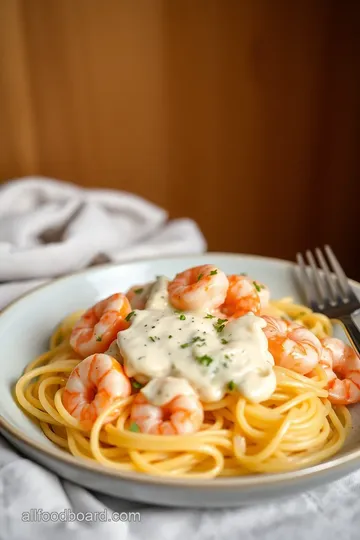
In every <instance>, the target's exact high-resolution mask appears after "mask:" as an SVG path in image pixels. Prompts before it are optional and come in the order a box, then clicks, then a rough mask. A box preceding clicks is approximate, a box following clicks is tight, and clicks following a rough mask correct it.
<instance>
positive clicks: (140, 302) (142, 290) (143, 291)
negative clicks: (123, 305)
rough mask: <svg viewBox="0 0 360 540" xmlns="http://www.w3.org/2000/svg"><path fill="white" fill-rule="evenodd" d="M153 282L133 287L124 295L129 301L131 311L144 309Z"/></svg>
mask: <svg viewBox="0 0 360 540" xmlns="http://www.w3.org/2000/svg"><path fill="white" fill-rule="evenodd" d="M153 285H154V282H153V281H152V282H151V283H144V284H143V285H134V286H133V287H131V288H130V289H129V290H128V292H127V293H126V298H127V299H128V300H129V302H130V304H131V307H132V309H145V306H146V302H147V301H148V298H149V294H150V291H151V289H152V286H153Z"/></svg>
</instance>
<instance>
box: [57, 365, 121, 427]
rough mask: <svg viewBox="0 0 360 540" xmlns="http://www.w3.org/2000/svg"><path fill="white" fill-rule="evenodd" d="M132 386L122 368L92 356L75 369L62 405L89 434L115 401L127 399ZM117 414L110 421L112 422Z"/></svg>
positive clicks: (66, 388)
mask: <svg viewBox="0 0 360 540" xmlns="http://www.w3.org/2000/svg"><path fill="white" fill-rule="evenodd" d="M130 394H131V385H130V381H129V379H128V377H126V375H125V374H124V371H123V369H122V367H121V366H120V364H119V363H118V362H117V361H116V360H115V358H112V357H111V356H108V355H107V354H93V355H91V356H88V357H87V358H85V359H84V360H82V361H81V362H80V364H78V365H77V366H76V368H75V369H74V370H73V371H72V372H71V374H70V377H69V378H68V380H67V383H66V386H65V390H64V393H63V398H62V399H63V405H64V407H65V409H66V410H67V411H68V413H69V414H71V416H73V417H74V418H76V419H77V420H79V421H80V423H81V426H82V427H83V429H85V430H90V429H91V427H92V425H93V424H94V422H95V420H96V419H97V417H98V416H99V414H100V413H102V412H103V411H104V410H105V409H107V408H108V407H109V406H110V405H111V404H112V403H113V402H114V401H115V400H116V399H119V398H123V397H124V398H125V397H128V396H129V395H130ZM117 414H118V413H117V412H116V411H115V412H114V413H113V414H112V415H111V416H109V417H108V418H107V420H106V421H107V422H112V421H113V420H114V419H115V418H116V416H117Z"/></svg>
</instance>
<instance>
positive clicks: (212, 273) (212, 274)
mask: <svg viewBox="0 0 360 540" xmlns="http://www.w3.org/2000/svg"><path fill="white" fill-rule="evenodd" d="M217 273H218V271H217V270H211V272H210V276H216V274H217Z"/></svg>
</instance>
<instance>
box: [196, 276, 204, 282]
mask: <svg viewBox="0 0 360 540" xmlns="http://www.w3.org/2000/svg"><path fill="white" fill-rule="evenodd" d="M202 277H204V274H199V275H198V277H197V280H196V281H200V279H201V278H202Z"/></svg>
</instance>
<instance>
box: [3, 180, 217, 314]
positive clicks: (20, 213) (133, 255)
mask: <svg viewBox="0 0 360 540" xmlns="http://www.w3.org/2000/svg"><path fill="white" fill-rule="evenodd" d="M205 248H206V243H205V240H204V237H203V235H202V234H201V232H200V230H199V228H198V227H197V225H196V224H195V223H194V222H193V221H192V220H190V219H176V220H170V221H169V220H168V215H167V212H166V211H165V210H163V209H162V208H159V207H158V206H155V205H154V204H152V203H150V202H148V201H145V200H144V199H142V198H140V197H138V196H136V195H133V194H131V193H126V192H121V191H111V190H104V189H85V188H81V187H77V186H75V185H72V184H69V183H66V182H60V181H57V180H51V179H48V178H39V177H29V178H24V179H19V180H13V181H11V182H9V183H7V184H5V185H3V186H2V187H0V283H1V282H9V281H11V282H14V281H18V280H21V281H22V283H21V289H22V292H25V291H26V290H28V289H30V288H31V287H33V286H36V285H37V284H40V283H42V282H43V281H44V280H46V279H49V278H53V277H56V276H59V275H62V274H66V273H69V272H74V271H76V270H80V269H82V268H85V267H86V266H89V265H91V264H95V263H97V262H110V261H111V262H118V263H120V262H125V261H130V260H134V259H139V258H147V257H154V256H156V257H161V256H166V255H181V254H190V253H201V252H203V251H205ZM27 280H30V281H27ZM33 280H34V281H33ZM35 280H37V281H35ZM0 287H1V285H0ZM2 289H3V290H4V291H5V287H4V286H2ZM15 290H19V289H18V288H17V287H16V286H15V287H14V286H13V287H12V288H11V287H6V292H4V299H3V303H5V302H9V301H10V300H11V299H12V298H13V294H12V293H13V291H15ZM18 294H19V293H18ZM0 309H1V304H0Z"/></svg>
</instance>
